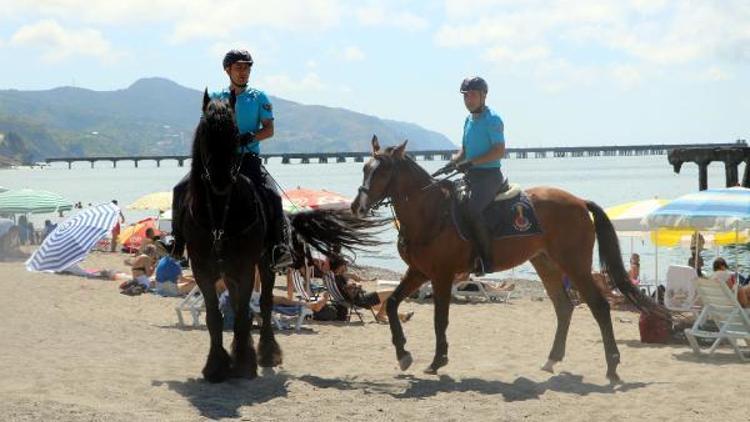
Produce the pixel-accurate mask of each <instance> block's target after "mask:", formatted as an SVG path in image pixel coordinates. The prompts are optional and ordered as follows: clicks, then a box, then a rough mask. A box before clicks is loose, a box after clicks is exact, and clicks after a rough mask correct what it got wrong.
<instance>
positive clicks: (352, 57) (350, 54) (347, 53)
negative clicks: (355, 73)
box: [342, 45, 365, 62]
mask: <svg viewBox="0 0 750 422" xmlns="http://www.w3.org/2000/svg"><path fill="white" fill-rule="evenodd" d="M342 58H343V59H344V60H346V61H348V62H359V61H362V60H364V59H365V53H364V52H363V51H362V50H360V49H359V47H356V46H353V45H352V46H349V47H346V48H345V49H344V51H343V52H342Z"/></svg>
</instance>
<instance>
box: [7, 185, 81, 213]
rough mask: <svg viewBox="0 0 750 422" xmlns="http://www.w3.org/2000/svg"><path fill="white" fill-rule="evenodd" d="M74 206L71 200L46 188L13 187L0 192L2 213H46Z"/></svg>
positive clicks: (66, 209) (65, 209)
mask: <svg viewBox="0 0 750 422" xmlns="http://www.w3.org/2000/svg"><path fill="white" fill-rule="evenodd" d="M72 208H73V204H72V203H71V202H70V201H68V200H66V199H65V198H63V197H62V196H60V195H58V194H56V193H53V192H48V191H44V190H36V189H13V190H9V191H6V192H2V193H0V213H1V214H45V213H51V212H57V211H68V210H70V209H72Z"/></svg>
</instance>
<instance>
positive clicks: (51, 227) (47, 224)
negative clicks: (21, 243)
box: [42, 220, 57, 240]
mask: <svg viewBox="0 0 750 422" xmlns="http://www.w3.org/2000/svg"><path fill="white" fill-rule="evenodd" d="M56 228H57V224H52V221H50V220H44V232H43V234H42V240H44V239H46V238H47V236H49V235H50V234H51V233H52V232H53V231H55V229H56Z"/></svg>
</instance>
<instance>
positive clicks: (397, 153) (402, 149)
mask: <svg viewBox="0 0 750 422" xmlns="http://www.w3.org/2000/svg"><path fill="white" fill-rule="evenodd" d="M408 142H409V140H408V139H407V140H405V141H404V142H402V143H401V145H399V146H397V147H396V148H395V149H394V150H393V156H394V157H396V158H404V155H406V144H407V143H408Z"/></svg>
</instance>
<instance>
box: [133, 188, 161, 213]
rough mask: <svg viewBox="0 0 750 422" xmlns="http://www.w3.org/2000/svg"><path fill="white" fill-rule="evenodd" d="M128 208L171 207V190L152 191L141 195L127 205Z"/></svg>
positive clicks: (150, 208)
mask: <svg viewBox="0 0 750 422" xmlns="http://www.w3.org/2000/svg"><path fill="white" fill-rule="evenodd" d="M128 209H129V210H159V211H166V210H169V209H172V192H154V193H149V194H148V195H143V196H141V197H140V198H138V199H136V200H135V201H134V202H133V203H132V204H130V205H128Z"/></svg>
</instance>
